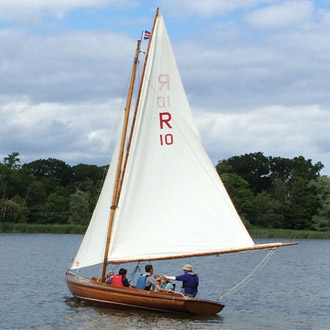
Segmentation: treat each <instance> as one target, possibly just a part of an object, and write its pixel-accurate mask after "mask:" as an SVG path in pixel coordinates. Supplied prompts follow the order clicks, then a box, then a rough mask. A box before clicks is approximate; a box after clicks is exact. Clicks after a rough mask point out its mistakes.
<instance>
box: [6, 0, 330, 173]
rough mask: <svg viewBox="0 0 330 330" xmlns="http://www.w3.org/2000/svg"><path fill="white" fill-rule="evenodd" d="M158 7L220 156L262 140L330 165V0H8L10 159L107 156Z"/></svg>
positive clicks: (266, 148) (195, 107)
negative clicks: (140, 44)
mask: <svg viewBox="0 0 330 330" xmlns="http://www.w3.org/2000/svg"><path fill="white" fill-rule="evenodd" d="M157 7H159V8H160V12H161V13H162V14H163V16H164V19H165V23H166V26H167V30H168V33H169V37H170V39H171V42H172V47H173V50H174V54H175V57H176V61H177V65H178V68H179V71H180V74H181V78H182V81H183V84H184V86H185V90H186V93H187V96H188V99H189V103H190V106H191V109H192V112H193V115H194V117H195V119H196V123H197V126H198V128H199V131H200V135H201V138H202V141H203V144H204V146H205V149H206V150H207V152H208V153H209V155H210V157H211V159H212V161H213V163H214V164H217V162H218V161H219V160H222V159H227V158H229V157H232V156H239V155H243V154H245V153H253V152H263V153H264V155H265V156H274V157H275V156H278V157H284V158H293V157H297V156H303V157H305V158H306V159H312V162H313V163H316V162H319V161H320V162H321V163H322V164H323V165H324V169H323V170H322V172H321V174H323V175H330V143H329V141H330V90H329V87H330V0H319V1H309V0H291V1H289V0H194V1H191V0H29V1H25V0H1V1H0V45H1V46H0V47H1V51H0V116H1V117H0V118H1V119H0V160H3V158H4V157H6V156H7V155H8V154H10V153H12V152H19V153H20V159H21V164H24V163H27V162H31V161H34V160H38V159H48V158H56V159H60V160H63V161H65V162H66V163H68V164H70V165H76V164H78V163H85V164H96V165H105V164H108V163H109V162H110V157H111V153H112V148H113V145H114V139H115V131H116V127H117V125H118V118H119V114H120V112H121V111H123V109H124V107H125V98H126V94H127V89H128V83H129V78H130V71H131V66H132V61H133V56H134V51H135V45H136V40H137V39H139V38H140V36H141V32H142V30H144V29H146V30H150V29H151V26H152V22H153V19H154V15H155V10H156V8H157Z"/></svg>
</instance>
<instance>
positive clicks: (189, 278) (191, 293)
mask: <svg viewBox="0 0 330 330" xmlns="http://www.w3.org/2000/svg"><path fill="white" fill-rule="evenodd" d="M183 272H184V274H183V275H179V276H175V277H174V276H167V275H164V276H165V277H166V278H168V279H169V280H176V281H182V288H183V293H184V295H185V296H188V297H192V298H194V297H195V296H196V294H197V292H198V284H199V278H198V276H197V274H196V273H194V272H193V271H192V266H191V265H189V264H186V265H184V266H183Z"/></svg>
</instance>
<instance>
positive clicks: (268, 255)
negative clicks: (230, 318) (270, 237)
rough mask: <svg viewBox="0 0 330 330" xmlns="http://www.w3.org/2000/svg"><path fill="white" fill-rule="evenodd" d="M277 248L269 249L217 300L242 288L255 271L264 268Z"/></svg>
mask: <svg viewBox="0 0 330 330" xmlns="http://www.w3.org/2000/svg"><path fill="white" fill-rule="evenodd" d="M276 249H277V248H273V249H272V250H270V251H269V253H268V254H267V255H266V257H265V258H264V259H263V260H261V262H260V263H259V264H258V265H257V266H256V267H255V268H254V269H253V270H252V272H251V273H250V274H249V275H248V276H246V277H245V278H244V279H243V280H242V281H241V282H239V283H237V284H236V285H235V286H234V287H233V288H231V289H230V290H228V291H227V292H226V293H224V294H223V295H222V296H220V297H219V298H218V302H220V300H221V299H222V298H224V297H227V296H230V295H232V294H233V293H235V292H237V291H238V290H240V289H242V288H243V287H244V286H246V285H247V284H248V283H249V282H250V281H251V280H252V279H253V277H254V276H255V275H256V273H257V272H258V271H259V270H261V269H262V268H264V266H265V265H266V264H267V262H268V261H269V259H270V258H271V256H272V255H273V254H274V252H275V251H276Z"/></svg>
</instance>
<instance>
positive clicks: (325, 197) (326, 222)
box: [309, 176, 330, 231]
mask: <svg viewBox="0 0 330 330" xmlns="http://www.w3.org/2000/svg"><path fill="white" fill-rule="evenodd" d="M309 185H310V186H311V187H314V188H315V189H316V197H317V200H318V202H319V208H318V209H317V213H316V214H314V215H313V218H312V229H315V230H321V231H327V230H330V178H329V177H327V176H322V177H319V178H316V179H315V180H312V181H310V183H309Z"/></svg>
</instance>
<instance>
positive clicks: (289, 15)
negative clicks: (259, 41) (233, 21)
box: [246, 0, 313, 29]
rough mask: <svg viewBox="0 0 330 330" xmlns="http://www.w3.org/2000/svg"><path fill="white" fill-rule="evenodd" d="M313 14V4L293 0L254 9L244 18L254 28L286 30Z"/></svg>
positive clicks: (302, 0)
mask: <svg viewBox="0 0 330 330" xmlns="http://www.w3.org/2000/svg"><path fill="white" fill-rule="evenodd" d="M312 13H313V2H312V1H309V0H293V1H286V2H284V3H281V4H278V5H273V6H269V7H265V8H262V9H256V10H254V11H252V12H250V13H249V14H247V16H246V21H247V22H248V23H249V24H251V25H252V26H253V27H255V28H261V29H265V28H266V29H267V28H271V29H273V28H287V27H289V26H294V25H296V24H298V23H301V22H304V21H305V20H306V19H308V18H310V17H311V15H312Z"/></svg>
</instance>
